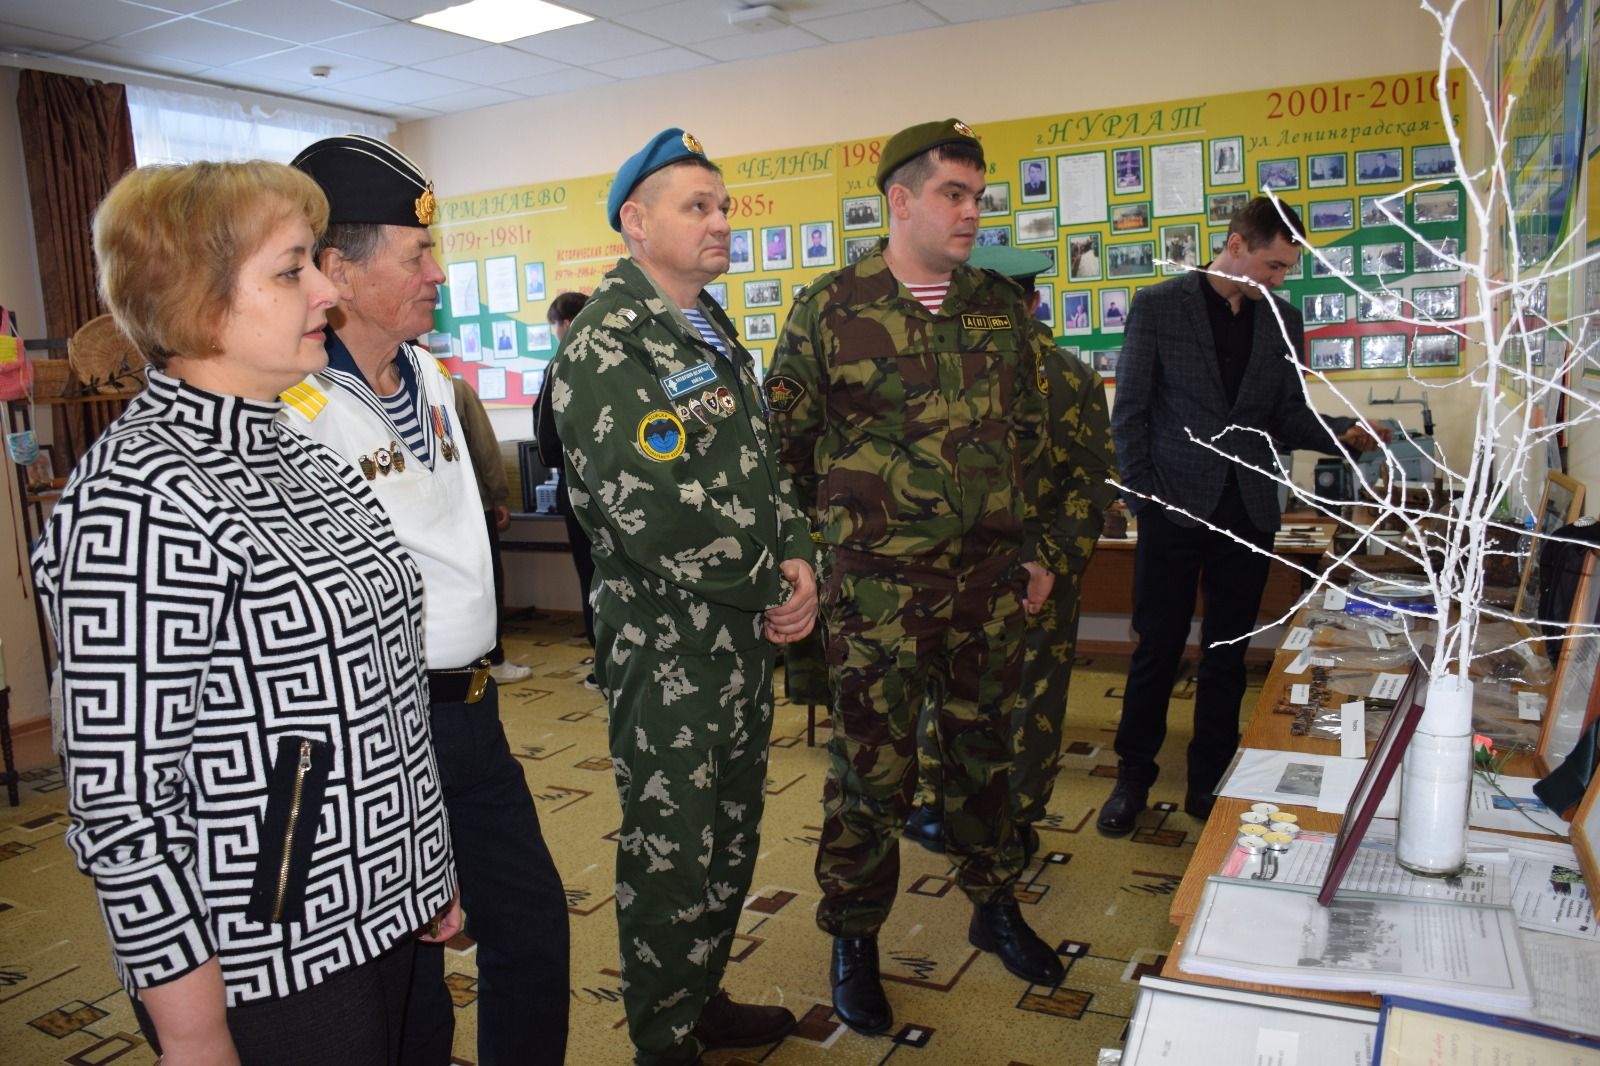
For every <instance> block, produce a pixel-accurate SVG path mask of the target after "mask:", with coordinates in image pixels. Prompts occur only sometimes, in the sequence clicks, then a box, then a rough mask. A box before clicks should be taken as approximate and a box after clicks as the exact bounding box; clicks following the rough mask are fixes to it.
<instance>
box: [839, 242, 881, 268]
mask: <svg viewBox="0 0 1600 1066" xmlns="http://www.w3.org/2000/svg"><path fill="white" fill-rule="evenodd" d="M877 246H878V238H876V237H846V238H845V239H844V265H845V266H849V265H850V264H851V263H854V262H855V261H856V260H857V259H860V258H861V257H862V256H864V255H866V254H867V253H868V252H870V251H872V249H874V248H876V247H877Z"/></svg>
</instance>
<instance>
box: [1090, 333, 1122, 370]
mask: <svg viewBox="0 0 1600 1066" xmlns="http://www.w3.org/2000/svg"><path fill="white" fill-rule="evenodd" d="M1119 332H1120V330H1119ZM1121 355H1122V349H1121V348H1107V349H1105V350H1104V351H1099V352H1095V353H1094V369H1095V373H1097V374H1099V375H1100V376H1101V377H1103V378H1105V379H1106V380H1107V381H1112V380H1114V379H1115V378H1116V376H1117V359H1118V358H1119V357H1120V356H1121Z"/></svg>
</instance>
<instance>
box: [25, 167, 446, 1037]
mask: <svg viewBox="0 0 1600 1066" xmlns="http://www.w3.org/2000/svg"><path fill="white" fill-rule="evenodd" d="M326 219H327V203H326V201H325V200H324V198H323V195H322V192H321V191H320V190H319V189H318V188H317V186H316V185H315V183H313V182H312V181H311V179H309V178H307V177H306V176H304V175H303V174H301V173H299V172H298V171H295V170H291V169H290V168H288V167H283V166H278V165H277V164H272V163H198V164H193V165H190V166H183V167H146V168H143V169H140V170H136V171H134V172H132V173H131V174H129V175H127V176H126V177H124V178H123V179H122V180H121V181H120V182H118V184H117V186H116V187H115V188H113V189H112V191H111V193H110V195H109V196H107V198H106V200H105V202H104V203H103V204H102V205H101V207H100V209H99V211H98V212H97V214H96V216H95V223H94V243H95V253H96V255H97V256H98V258H99V266H100V286H101V292H102V295H103V296H104V298H105V300H106V303H107V304H108V305H109V306H110V307H111V309H112V312H113V314H114V315H115V316H116V319H117V322H118V324H119V325H121V326H122V328H123V329H124V330H125V331H126V332H127V333H128V335H129V336H130V337H131V338H132V339H133V341H134V342H135V343H136V344H137V345H138V346H139V349H140V350H141V351H142V352H143V353H144V355H145V356H146V358H147V359H148V360H149V361H150V364H151V367H152V369H151V370H150V372H149V384H148V387H147V388H146V389H145V391H144V392H143V393H141V394H140V395H139V396H138V397H137V398H136V399H135V400H134V401H133V402H132V403H131V404H130V405H129V407H128V409H127V411H126V412H125V413H124V414H123V415H122V417H121V418H119V419H118V420H117V421H116V422H115V423H114V424H113V425H112V426H111V428H110V429H109V430H107V431H106V433H105V435H104V436H103V437H101V439H100V440H99V441H97V442H96V443H95V444H94V446H93V447H92V448H91V449H90V450H89V452H88V454H86V455H85V456H84V458H83V460H82V462H81V463H80V464H79V465H78V467H77V469H76V470H75V471H74V472H73V475H72V478H71V479H70V480H69V481H68V483H67V487H66V489H65V491H64V492H63V493H62V496H61V500H60V502H59V503H58V504H57V505H56V509H55V512H54V514H53V515H52V516H51V519H50V522H49V525H48V527H47V529H46V531H45V534H44V536H43V537H42V538H41V540H40V542H39V544H38V546H37V547H36V549H35V551H34V557H33V565H34V575H35V579H36V582H37V585H38V589H39V595H40V599H41V600H42V601H43V603H44V604H45V606H46V608H47V610H48V613H49V617H50V621H51V624H52V626H53V627H54V630H55V634H56V638H57V643H58V645H59V647H60V650H61V666H62V681H63V692H64V703H65V714H66V753H67V758H66V762H67V773H68V783H69V787H70V790H71V793H70V794H71V807H70V809H71V814H72V827H71V829H70V830H69V831H68V833H67V842H68V844H69V845H70V846H71V848H72V850H73V852H74V853H75V855H76V856H77V859H78V863H79V865H80V866H81V867H82V868H83V870H84V871H85V872H87V873H88V874H89V875H90V876H92V877H93V878H94V882H95V890H96V892H97V894H98V896H99V900H100V907H101V911H102V914H103V916H104V918H105V923H106V929H107V931H108V933H109V935H110V939H111V947H112V953H113V956H114V962H115V966H116V969H117V972H118V973H119V975H120V976H121V978H122V980H123V983H124V985H125V986H126V987H127V988H128V990H129V992H130V993H131V994H133V996H134V997H135V1006H136V1008H137V1009H138V1010H139V1012H140V1015H141V1019H140V1020H141V1024H142V1025H143V1026H144V1028H145V1032H146V1035H147V1036H150V1037H151V1038H152V1043H155V1044H156V1045H157V1049H158V1051H161V1052H162V1053H164V1062H165V1063H166V1064H167V1066H180V1064H188V1063H204V1064H206V1066H215V1064H218V1063H224V1064H226V1063H234V1062H240V1063H244V1064H246V1066H248V1064H249V1063H252V1062H259V1063H269V1062H270V1063H273V1064H274V1066H278V1064H284V1063H318V1064H321V1063H330V1064H333V1063H337V1066H360V1064H365V1063H384V1062H392V1061H396V1059H397V1055H398V1043H399V1033H400V1030H401V1025H402V1023H403V1022H404V1021H405V1019H404V1011H405V997H404V994H405V989H406V986H407V980H408V977H409V973H410V967H411V957H412V955H413V954H414V950H415V936H416V935H418V934H419V933H420V934H421V935H423V936H425V937H427V938H428V939H435V940H437V939H445V938H448V937H449V936H450V935H451V934H452V933H453V932H454V931H455V929H456V928H457V927H458V926H459V909H458V908H457V907H456V905H455V903H454V892H455V871H454V866H453V863H452V860H451V853H450V841H449V834H448V829H447V824H446V820H445V816H444V809H443V806H442V803H441V801H440V795H439V780H438V775H437V772H436V769H435V766H434V758H433V752H432V749H431V746H430V743H429V736H428V715H427V708H428V699H427V690H426V681H425V679H424V675H423V656H422V601H421V586H420V584H419V578H418V574H417V570H416V566H415V564H414V563H413V562H412V561H411V557H410V554H409V553H407V552H405V551H402V550H400V544H399V542H398V541H397V540H396V538H395V534H394V531H393V529H392V528H391V526H390V524H389V519H388V517H387V515H386V514H385V512H384V510H383V508H382V507H381V506H380V505H379V503H378V501H377V499H376V498H375V497H374V496H373V494H372V492H371V491H370V490H369V489H368V488H367V486H366V484H365V482H364V481H363V480H362V478H361V475H360V474H359V473H358V472H357V471H356V470H355V469H354V468H353V467H351V466H350V465H349V464H347V463H346V462H345V461H344V460H343V459H341V458H339V457H338V456H337V455H335V454H334V453H333V452H331V451H329V450H328V449H326V448H324V447H322V446H321V445H318V444H314V443H312V442H310V441H308V440H306V439H305V438H304V437H302V436H300V435H299V434H297V433H296V432H295V431H294V430H292V429H290V428H289V427H287V426H286V425H285V424H284V423H283V422H281V421H279V420H278V419H277V418H275V417H274V416H275V415H276V413H277V410H278V407H279V402H278V400H277V396H278V393H279V392H280V391H282V390H283V389H286V388H288V387H289V386H291V385H293V384H295V383H296V382H298V381H300V380H301V379H302V378H303V377H304V376H305V375H306V374H307V373H309V372H311V371H314V370H317V369H319V368H320V367H321V366H322V365H323V363H324V361H325V357H324V354H323V344H322V342H323V325H324V323H325V321H326V312H327V311H328V309H329V308H330V307H331V306H332V305H333V303H334V301H335V292H334V288H333V286H332V285H331V284H330V283H329V282H328V280H327V279H326V278H324V277H323V276H322V275H321V274H320V273H318V271H317V268H316V266H315V265H314V264H313V262H312V260H311V252H312V242H313V238H314V236H315V234H316V233H317V232H320V231H321V229H322V227H323V226H324V224H325V222H326ZM411 1021H412V1023H413V1024H416V1023H417V1022H418V1019H412V1020H411ZM442 1021H443V1024H445V1025H449V1024H451V1021H450V1019H443V1020H442ZM424 1024H427V1023H424Z"/></svg>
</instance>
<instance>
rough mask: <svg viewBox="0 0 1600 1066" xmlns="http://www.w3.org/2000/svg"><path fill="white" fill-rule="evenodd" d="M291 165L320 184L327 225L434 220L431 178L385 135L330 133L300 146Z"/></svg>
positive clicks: (408, 223) (425, 222) (420, 223)
mask: <svg viewBox="0 0 1600 1066" xmlns="http://www.w3.org/2000/svg"><path fill="white" fill-rule="evenodd" d="M289 165H290V166H292V167H294V168H296V169H297V170H301V171H303V172H305V173H306V174H307V175H309V176H310V177H311V180H313V181H315V182H316V183H317V184H318V185H320V186H322V191H323V193H324V194H325V195H326V196H327V197H328V223H329V225H338V224H340V223H344V222H351V223H368V224H373V225H380V226H431V225H433V216H434V212H435V210H436V209H437V207H438V204H437V203H436V202H435V200H434V198H433V182H431V181H429V180H428V179H427V178H426V177H425V176H423V173H422V170H421V168H420V167H418V166H417V165H416V164H415V163H413V162H412V161H411V160H410V159H408V158H406V155H405V153H404V152H401V151H400V150H399V149H397V148H392V147H390V146H389V145H387V144H384V143H383V142H382V141H379V140H374V139H373V138H371V137H362V136H360V135H359V134H353V133H352V134H345V135H342V136H339V137H326V138H324V139H322V140H320V141H318V142H316V143H315V144H313V145H310V146H308V147H306V148H303V149H301V151H300V154H299V155H297V156H295V157H294V158H293V159H292V160H290V161H289Z"/></svg>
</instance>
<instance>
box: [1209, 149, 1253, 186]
mask: <svg viewBox="0 0 1600 1066" xmlns="http://www.w3.org/2000/svg"><path fill="white" fill-rule="evenodd" d="M1206 160H1207V164H1206V179H1207V182H1208V184H1211V185H1243V184H1244V138H1243V137H1213V138H1211V140H1210V141H1209V142H1207V144H1206Z"/></svg>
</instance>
